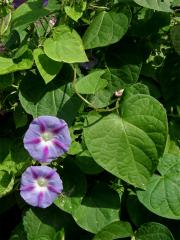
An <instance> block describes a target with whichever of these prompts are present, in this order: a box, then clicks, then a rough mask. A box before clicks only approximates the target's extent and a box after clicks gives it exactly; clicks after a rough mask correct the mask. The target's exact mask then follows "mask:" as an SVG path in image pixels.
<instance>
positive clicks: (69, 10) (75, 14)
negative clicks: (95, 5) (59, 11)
mask: <svg viewBox="0 0 180 240" xmlns="http://www.w3.org/2000/svg"><path fill="white" fill-rule="evenodd" d="M85 9H86V2H80V3H75V5H74V6H72V7H71V6H65V8H64V10H65V12H66V14H67V15H68V16H69V17H70V18H71V19H73V20H74V21H76V22H77V21H78V19H79V18H81V17H82V15H83V11H84V10H85Z"/></svg>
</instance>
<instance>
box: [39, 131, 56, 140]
mask: <svg viewBox="0 0 180 240" xmlns="http://www.w3.org/2000/svg"><path fill="white" fill-rule="evenodd" d="M41 137H42V139H43V140H44V141H45V142H47V141H51V140H52V139H53V134H52V133H51V132H45V133H42V134H41Z"/></svg>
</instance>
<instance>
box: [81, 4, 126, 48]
mask: <svg viewBox="0 0 180 240" xmlns="http://www.w3.org/2000/svg"><path fill="white" fill-rule="evenodd" d="M130 21H131V11H130V9H129V8H124V9H122V10H120V11H119V10H118V9H115V10H111V11H109V12H105V11H102V12H100V13H99V14H98V15H97V16H96V17H95V18H94V19H93V22H92V23H91V24H90V26H89V27H88V29H87V30H86V32H85V34H84V36H83V42H84V46H85V49H90V48H96V47H103V46H107V45H110V44H113V43H115V42H118V41H119V40H120V39H121V38H122V37H123V36H124V34H125V33H126V32H127V30H128V27H129V24H130Z"/></svg>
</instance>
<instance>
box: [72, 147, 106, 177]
mask: <svg viewBox="0 0 180 240" xmlns="http://www.w3.org/2000/svg"><path fill="white" fill-rule="evenodd" d="M74 162H75V163H76V164H77V166H78V167H79V168H80V169H81V171H82V172H84V173H86V174H98V173H100V172H102V171H103V170H104V169H103V168H101V167H100V166H99V165H97V163H96V162H95V161H94V159H93V158H92V156H91V155H90V153H89V152H88V151H87V150H85V151H83V152H81V153H80V154H78V155H77V156H76V159H75V160H74Z"/></svg>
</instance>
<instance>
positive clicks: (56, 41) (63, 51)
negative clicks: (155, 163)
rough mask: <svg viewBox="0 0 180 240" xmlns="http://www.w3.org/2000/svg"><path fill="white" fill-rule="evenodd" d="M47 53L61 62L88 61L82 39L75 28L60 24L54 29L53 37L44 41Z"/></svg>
mask: <svg viewBox="0 0 180 240" xmlns="http://www.w3.org/2000/svg"><path fill="white" fill-rule="evenodd" d="M44 52H45V54H46V55H47V56H48V57H49V58H51V59H53V60H55V61H59V62H67V63H74V62H87V61H88V59H87V56H86V54H85V51H84V47H83V44H82V40H81V38H80V36H79V35H78V33H77V32H76V31H75V30H71V29H70V28H69V27H68V26H65V25H60V26H58V27H56V28H55V29H54V31H53V36H52V38H48V39H46V40H45V42H44Z"/></svg>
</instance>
